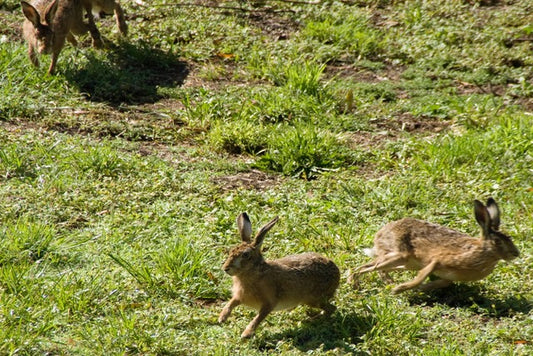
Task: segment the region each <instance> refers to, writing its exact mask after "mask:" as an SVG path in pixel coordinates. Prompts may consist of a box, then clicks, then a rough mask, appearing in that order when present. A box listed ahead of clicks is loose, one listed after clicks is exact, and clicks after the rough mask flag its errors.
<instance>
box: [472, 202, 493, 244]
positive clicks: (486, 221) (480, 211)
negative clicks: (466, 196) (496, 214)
mask: <svg viewBox="0 0 533 356" xmlns="http://www.w3.org/2000/svg"><path fill="white" fill-rule="evenodd" d="M474 213H475V214H476V220H477V223H478V224H479V226H481V231H482V235H483V238H484V239H487V238H489V236H490V215H489V211H488V210H487V207H486V206H485V205H483V203H482V202H480V201H479V200H474Z"/></svg>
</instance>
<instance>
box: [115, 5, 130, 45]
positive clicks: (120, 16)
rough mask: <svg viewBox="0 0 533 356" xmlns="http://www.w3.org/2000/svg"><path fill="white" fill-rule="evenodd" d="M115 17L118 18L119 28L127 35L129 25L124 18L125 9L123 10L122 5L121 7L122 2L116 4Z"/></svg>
mask: <svg viewBox="0 0 533 356" xmlns="http://www.w3.org/2000/svg"><path fill="white" fill-rule="evenodd" d="M115 17H116V18H117V26H118V30H119V31H120V33H121V34H122V35H123V36H126V35H127V34H128V25H127V24H126V19H125V18H124V11H123V10H122V7H120V4H119V3H118V1H117V3H116V4H115Z"/></svg>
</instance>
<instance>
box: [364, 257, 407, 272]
mask: <svg viewBox="0 0 533 356" xmlns="http://www.w3.org/2000/svg"><path fill="white" fill-rule="evenodd" d="M405 262H406V259H405V256H404V255H403V254H400V253H393V254H390V255H388V256H386V257H385V258H383V259H378V260H375V261H373V262H371V263H367V264H366V265H362V266H361V267H359V268H357V270H356V272H355V273H357V274H363V273H367V272H372V271H376V270H382V271H391V270H394V269H404V268H405V267H404V264H405Z"/></svg>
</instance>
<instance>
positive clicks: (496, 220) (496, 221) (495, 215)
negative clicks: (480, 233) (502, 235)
mask: <svg viewBox="0 0 533 356" xmlns="http://www.w3.org/2000/svg"><path fill="white" fill-rule="evenodd" d="M487 210H488V211H489V216H490V227H491V228H492V229H493V230H496V231H497V230H499V229H500V208H498V204H496V201H495V200H494V199H492V198H489V199H488V200H487Z"/></svg>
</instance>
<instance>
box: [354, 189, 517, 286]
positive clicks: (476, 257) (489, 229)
mask: <svg viewBox="0 0 533 356" xmlns="http://www.w3.org/2000/svg"><path fill="white" fill-rule="evenodd" d="M474 213H475V217H476V220H477V222H478V224H479V225H480V226H481V238H480V239H478V238H474V237H471V236H469V235H467V234H464V233H462V232H459V231H455V230H452V229H449V228H447V227H444V226H440V225H436V224H432V223H429V222H427V221H421V220H416V219H412V218H404V219H401V220H398V221H394V222H391V223H388V224H386V225H385V226H383V227H382V228H381V229H380V230H379V231H378V232H377V234H376V237H375V239H374V247H373V248H372V250H370V255H371V256H375V257H376V258H375V259H374V260H373V261H372V262H370V263H367V264H364V265H362V266H360V267H359V268H357V269H356V271H355V273H354V274H353V275H352V276H351V278H350V279H351V280H352V281H353V279H354V276H355V275H356V274H357V275H358V274H362V273H366V272H372V271H380V272H381V275H382V277H383V278H384V279H385V280H390V278H389V276H388V273H387V272H388V271H393V270H416V271H418V274H417V275H416V277H415V278H414V279H413V280H411V281H409V282H406V283H402V284H400V285H398V286H397V287H395V288H394V289H393V290H392V292H393V293H395V294H397V293H400V292H403V291H405V290H408V289H411V288H415V287H417V286H419V285H420V284H421V283H422V282H423V281H424V280H425V279H426V277H428V276H429V275H430V274H432V273H433V274H434V275H436V276H437V277H439V279H436V280H434V281H431V282H427V283H425V284H423V285H421V286H420V288H421V289H422V290H425V291H427V290H431V289H435V288H443V287H446V286H449V285H450V284H452V282H454V281H462V282H466V281H476V280H480V279H482V278H484V277H486V276H488V275H489V274H490V273H491V272H492V270H493V269H494V267H495V266H496V263H498V261H499V260H500V259H504V260H507V261H509V260H512V259H514V258H516V257H518V256H519V252H518V249H517V248H516V246H515V245H514V244H513V242H512V241H511V238H509V237H508V236H507V235H505V234H503V233H501V232H500V231H499V227H500V210H499V208H498V205H497V204H496V201H495V200H494V199H492V198H489V199H488V200H487V205H486V206H485V205H483V203H481V202H480V201H478V200H475V201H474Z"/></svg>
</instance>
